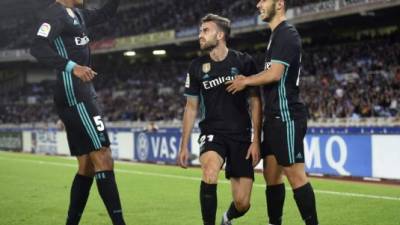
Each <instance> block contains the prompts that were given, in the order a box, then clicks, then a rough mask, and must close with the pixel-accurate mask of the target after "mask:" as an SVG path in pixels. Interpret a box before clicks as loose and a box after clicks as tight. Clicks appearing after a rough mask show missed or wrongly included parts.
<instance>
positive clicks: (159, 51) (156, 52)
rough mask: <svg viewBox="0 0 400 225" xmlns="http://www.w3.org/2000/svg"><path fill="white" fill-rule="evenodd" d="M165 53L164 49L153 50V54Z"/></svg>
mask: <svg viewBox="0 0 400 225" xmlns="http://www.w3.org/2000/svg"><path fill="white" fill-rule="evenodd" d="M165 54H167V51H165V50H154V51H153V55H165Z"/></svg>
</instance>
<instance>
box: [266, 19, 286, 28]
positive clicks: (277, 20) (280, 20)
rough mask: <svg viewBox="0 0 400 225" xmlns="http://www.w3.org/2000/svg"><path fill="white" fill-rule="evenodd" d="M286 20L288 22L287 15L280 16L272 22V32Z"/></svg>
mask: <svg viewBox="0 0 400 225" xmlns="http://www.w3.org/2000/svg"><path fill="white" fill-rule="evenodd" d="M285 20H286V16H285V15H280V16H279V15H277V16H275V17H274V18H273V19H272V20H271V22H270V23H269V27H270V28H271V30H272V31H274V30H275V28H276V27H277V26H278V25H279V24H281V23H282V22H283V21H285Z"/></svg>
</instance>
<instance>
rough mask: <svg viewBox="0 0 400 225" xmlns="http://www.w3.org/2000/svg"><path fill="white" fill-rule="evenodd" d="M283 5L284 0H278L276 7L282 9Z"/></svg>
mask: <svg viewBox="0 0 400 225" xmlns="http://www.w3.org/2000/svg"><path fill="white" fill-rule="evenodd" d="M284 7H285V1H283V0H278V2H277V4H276V9H277V10H282V9H283V8H284Z"/></svg>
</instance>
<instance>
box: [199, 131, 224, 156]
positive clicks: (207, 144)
mask: <svg viewBox="0 0 400 225" xmlns="http://www.w3.org/2000/svg"><path fill="white" fill-rule="evenodd" d="M198 142H199V146H200V159H201V158H202V156H203V155H204V154H205V153H208V152H210V151H212V152H215V153H217V154H218V156H219V158H221V159H222V163H224V162H225V158H226V152H227V146H226V145H225V143H224V141H223V138H222V137H220V136H219V135H214V134H203V133H202V134H201V135H200V137H199V140H198Z"/></svg>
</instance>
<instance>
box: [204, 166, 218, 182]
mask: <svg viewBox="0 0 400 225" xmlns="http://www.w3.org/2000/svg"><path fill="white" fill-rule="evenodd" d="M203 181H204V182H205V183H207V184H216V183H217V182H218V170H216V169H214V168H210V167H206V168H204V169H203Z"/></svg>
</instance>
